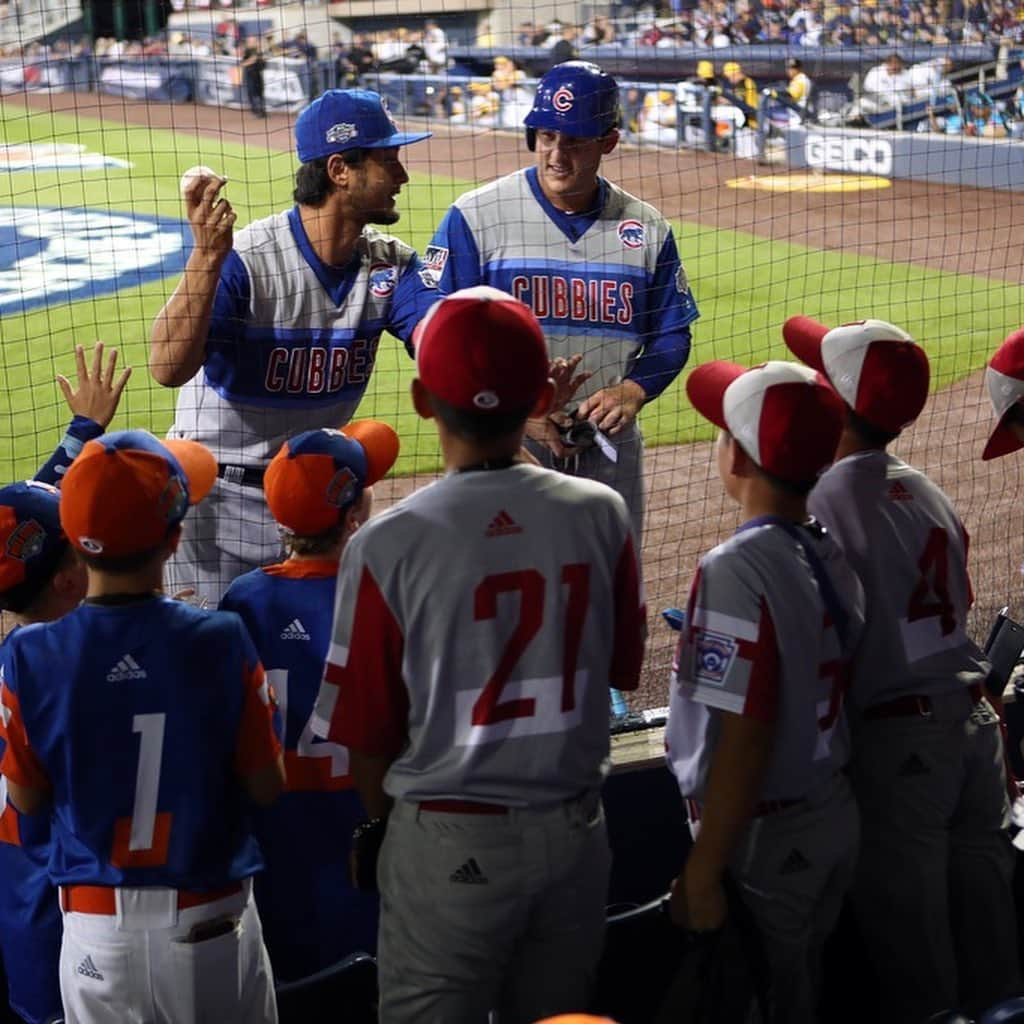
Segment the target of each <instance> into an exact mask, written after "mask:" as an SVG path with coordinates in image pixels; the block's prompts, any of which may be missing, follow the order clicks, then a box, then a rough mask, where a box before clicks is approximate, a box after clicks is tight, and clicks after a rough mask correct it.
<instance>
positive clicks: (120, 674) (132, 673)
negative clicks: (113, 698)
mask: <svg viewBox="0 0 1024 1024" xmlns="http://www.w3.org/2000/svg"><path fill="white" fill-rule="evenodd" d="M145 678H146V670H145V669H144V668H143V667H142V666H141V665H140V664H139V663H138V662H137V661H136V660H135V659H134V658H133V657H132V656H131V655H130V654H125V655H123V656H122V657H121V660H120V661H118V663H117V664H116V665H115V666H114V667H113V668H112V669H111V670H110V671H109V672H108V673H107V682H108V683H123V682H125V681H126V680H129V679H145Z"/></svg>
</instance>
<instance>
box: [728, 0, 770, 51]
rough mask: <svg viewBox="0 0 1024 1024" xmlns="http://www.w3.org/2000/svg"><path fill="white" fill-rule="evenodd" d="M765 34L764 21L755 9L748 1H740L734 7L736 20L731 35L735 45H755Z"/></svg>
mask: <svg viewBox="0 0 1024 1024" xmlns="http://www.w3.org/2000/svg"><path fill="white" fill-rule="evenodd" d="M764 32H765V24H764V20H763V19H762V18H761V16H760V14H759V13H758V9H757V7H755V6H754V4H753V3H751V2H750V0H740V2H739V3H738V4H737V5H736V20H735V21H734V22H733V34H734V35H735V37H736V42H737V43H756V42H757V41H758V40H759V39H760V38H761V36H762V35H763V33H764Z"/></svg>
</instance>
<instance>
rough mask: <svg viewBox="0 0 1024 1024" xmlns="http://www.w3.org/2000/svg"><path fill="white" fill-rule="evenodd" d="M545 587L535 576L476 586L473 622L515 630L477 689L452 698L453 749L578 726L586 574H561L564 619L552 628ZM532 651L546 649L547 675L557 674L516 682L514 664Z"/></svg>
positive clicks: (578, 570) (570, 570) (581, 569)
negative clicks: (509, 626) (504, 623)
mask: <svg viewBox="0 0 1024 1024" xmlns="http://www.w3.org/2000/svg"><path fill="white" fill-rule="evenodd" d="M548 585H549V584H548V581H547V580H546V579H545V578H544V575H543V574H542V573H540V572H538V571H537V570H536V569H521V570H518V571H516V572H505V573H496V574H494V575H491V576H486V577H484V579H482V580H481V581H480V583H479V584H477V587H476V590H475V591H474V593H473V614H474V618H475V620H476V621H477V622H488V621H492V620H498V621H511V622H512V623H513V626H512V630H511V632H510V633H509V635H508V637H507V639H506V641H505V644H504V647H503V648H502V649H501V651H500V653H498V658H497V663H496V665H495V667H494V669H493V671H492V673H491V675H490V677H489V678H488V679H487V681H486V682H485V683H484V686H483V689H482V690H472V689H470V690H460V691H459V692H458V693H457V694H456V701H455V703H456V707H455V715H456V740H455V742H456V743H457V744H458V745H460V746H477V745H479V744H482V743H492V742H495V741H496V740H501V739H506V738H508V737H514V736H531V735H540V734H544V733H558V732H566V731H567V730H569V729H571V728H573V727H574V726H575V725H577V724H578V723H579V721H580V714H581V709H580V705H579V696H580V694H581V691H582V688H583V687H584V686H585V685H586V681H587V679H586V677H587V673H586V671H585V670H584V671H579V670H577V661H578V658H579V651H580V643H581V641H582V639H583V625H584V622H585V620H586V616H587V609H588V607H589V605H590V566H589V565H587V564H585V563H574V564H572V565H565V566H562V570H561V573H560V576H559V579H558V583H557V585H558V586H559V587H560V588H561V591H562V594H564V596H565V616H564V619H561V617H559V618H560V619H561V620H560V621H557V622H554V621H552V622H547V621H545V603H546V591H547V588H548ZM502 598H504V600H502ZM535 643H546V644H548V645H549V654H550V660H551V667H552V669H553V670H557V674H555V673H554V672H553V674H551V675H544V676H538V677H534V678H523V677H521V676H518V677H517V674H516V667H517V665H518V663H519V661H520V659H521V658H522V657H523V655H524V654H525V653H526V652H527V650H529V649H530V648H531V645H533V644H535Z"/></svg>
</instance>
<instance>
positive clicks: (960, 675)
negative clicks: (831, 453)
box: [808, 451, 988, 708]
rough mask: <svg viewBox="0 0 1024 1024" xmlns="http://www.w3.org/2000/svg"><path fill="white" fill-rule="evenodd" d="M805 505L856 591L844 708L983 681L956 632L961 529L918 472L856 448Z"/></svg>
mask: <svg viewBox="0 0 1024 1024" xmlns="http://www.w3.org/2000/svg"><path fill="white" fill-rule="evenodd" d="M808 507H809V508H810V509H811V510H812V511H813V513H814V515H815V516H817V517H818V519H820V520H821V522H822V523H823V524H824V525H825V527H826V528H827V529H828V530H829V532H830V533H831V534H832V535H833V536H834V537H835V539H836V541H837V543H838V544H839V546H840V547H841V548H842V549H843V552H844V553H845V554H846V557H847V560H848V561H849V562H850V564H851V565H852V566H853V569H854V571H855V572H856V573H857V575H858V576H859V577H860V579H861V581H862V583H863V584H864V590H865V592H866V599H867V607H868V623H867V629H866V631H865V635H864V641H863V643H862V645H861V651H860V652H859V654H858V658H857V669H856V674H855V676H854V679H853V682H852V684H851V687H850V700H851V702H852V704H853V706H855V707H857V708H865V707H870V706H871V705H872V704H878V703H880V702H883V701H887V700H892V699H893V698H895V697H900V696H905V695H938V694H943V693H950V692H953V691H955V690H958V689H960V688H962V687H964V686H968V685H970V684H972V683H981V682H983V681H984V679H985V676H986V675H987V672H988V665H987V663H986V662H985V660H984V656H983V655H982V653H981V651H980V650H979V649H978V647H977V645H976V644H975V643H974V642H973V641H972V640H971V639H970V637H968V635H967V632H966V623H967V611H968V608H969V607H970V604H971V585H970V579H969V577H968V573H967V534H966V531H965V530H964V527H963V524H962V523H961V522H960V519H959V518H958V516H957V514H956V511H955V510H954V509H953V506H952V503H951V502H950V500H949V498H947V497H946V495H945V494H944V493H943V492H942V491H941V490H940V489H939V488H938V487H937V486H936V485H935V484H934V483H932V481H931V480H929V479H928V477H926V476H925V475H924V474H923V473H921V472H920V471H919V470H916V469H914V468H913V467H912V466H908V465H907V464H906V463H905V462H902V461H901V460H900V459H898V458H896V456H895V455H891V454H889V453H887V452H881V451H872V452H858V453H856V454H854V455H849V456H847V457H846V458H844V459H841V460H840V461H839V462H837V463H836V464H835V465H834V466H832V468H831V469H829V470H828V472H826V473H825V474H824V475H823V476H822V477H821V479H820V480H819V481H818V483H817V484H816V485H815V488H814V490H813V491H812V492H811V496H810V499H809V501H808Z"/></svg>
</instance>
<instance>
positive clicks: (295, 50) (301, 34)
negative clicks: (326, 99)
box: [284, 30, 320, 100]
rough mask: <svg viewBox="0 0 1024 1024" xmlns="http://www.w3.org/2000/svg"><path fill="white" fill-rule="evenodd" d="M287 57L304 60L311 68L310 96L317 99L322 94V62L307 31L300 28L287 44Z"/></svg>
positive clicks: (285, 49)
mask: <svg viewBox="0 0 1024 1024" xmlns="http://www.w3.org/2000/svg"><path fill="white" fill-rule="evenodd" d="M284 53H285V56H286V57H294V58H296V59H297V60H304V61H305V62H306V67H307V68H308V69H309V98H310V99H311V100H315V99H316V98H317V96H319V95H320V62H319V54H318V53H317V49H316V47H315V46H314V45H313V43H311V42H310V41H309V36H307V35H306V33H305V31H303V30H300V31H298V32H296V33H295V36H294V37H293V38H292V39H291V41H290V42H289V43H288V44H287V45H286V46H285V48H284Z"/></svg>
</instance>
